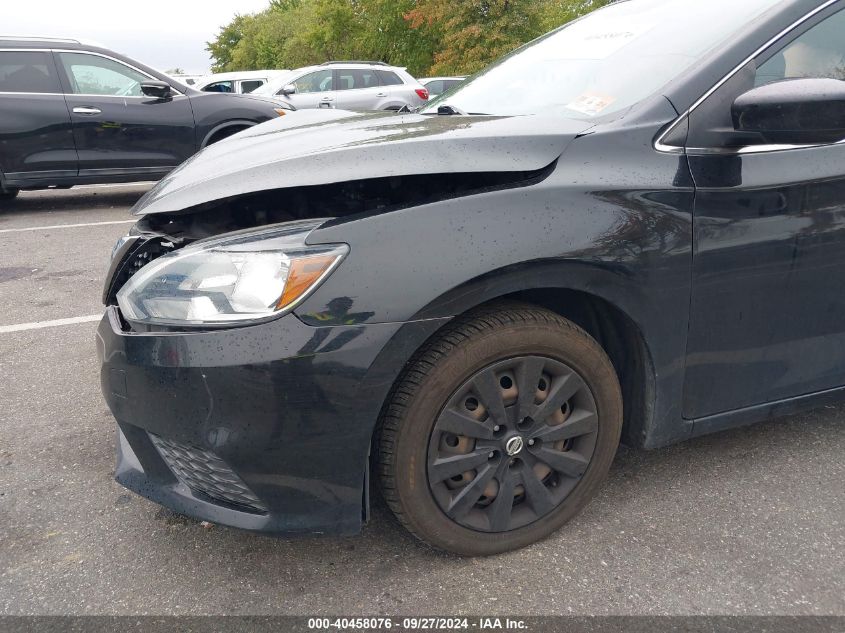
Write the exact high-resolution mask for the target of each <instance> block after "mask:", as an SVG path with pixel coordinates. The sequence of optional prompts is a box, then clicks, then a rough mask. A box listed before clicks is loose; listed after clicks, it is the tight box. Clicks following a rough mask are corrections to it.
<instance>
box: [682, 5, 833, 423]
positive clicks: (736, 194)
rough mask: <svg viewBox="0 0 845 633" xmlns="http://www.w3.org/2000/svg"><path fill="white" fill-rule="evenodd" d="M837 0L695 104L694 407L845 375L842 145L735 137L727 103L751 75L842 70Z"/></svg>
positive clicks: (735, 402) (810, 389)
mask: <svg viewBox="0 0 845 633" xmlns="http://www.w3.org/2000/svg"><path fill="white" fill-rule="evenodd" d="M841 6H842V5H841V3H840V4H839V5H837V6H836V7H835V8H832V9H829V10H828V11H827V12H826V13H823V14H820V16H819V18H817V19H816V20H815V22H813V23H810V24H808V25H806V26H804V27H802V28H801V31H800V32H795V33H793V34H790V35H788V36H787V37H786V38H785V40H787V41H786V42H784V41H782V42H780V43H778V44H775V45H774V46H773V47H771V48H770V49H769V51H767V52H765V53H764V54H763V55H762V56H761V57H760V58H759V59H758V60H755V62H754V63H752V64H749V66H747V67H746V68H744V69H743V70H741V71H740V72H739V73H737V75H736V76H735V77H734V78H733V79H731V80H730V81H728V82H727V83H726V84H725V85H724V86H723V87H722V88H720V89H719V90H718V91H717V92H716V93H714V95H712V97H710V98H709V99H708V101H706V102H705V103H704V104H702V106H701V107H700V108H698V109H697V110H696V111H694V112H693V114H692V115H691V118H690V133H689V138H688V143H687V145H688V149H687V152H688V154H689V155H690V156H689V161H690V168H691V171H692V174H693V177H694V179H695V183H696V202H695V213H694V225H695V229H694V230H695V254H694V262H693V290H692V305H691V311H690V313H691V324H690V331H689V343H688V360H687V371H686V384H685V389H684V392H685V393H684V416H685V417H686V418H701V417H705V416H708V415H712V414H717V413H721V412H726V411H730V410H735V409H739V408H743V407H748V406H753V405H758V404H763V403H769V402H773V401H778V400H784V399H788V398H791V397H795V396H801V395H805V394H812V393H815V392H819V391H823V390H826V389H831V388H836V387H841V386H843V385H845V144H829V145H824V146H816V147H799V146H771V145H762V144H761V145H756V146H755V145H746V146H744V147H742V146H738V145H737V141H736V137H734V139H733V140H731V139H730V136H731V135H732V132H731V130H732V129H733V125H732V124H731V120H730V106H731V104H732V103H733V101H734V99H735V98H736V97H737V96H739V95H740V94H741V93H743V92H745V91H746V90H748V89H750V88H753V87H754V86H755V85H763V84H765V83H768V82H770V81H778V80H785V79H790V78H799V77H831V78H836V79H840V80H841V79H845V38H843V37H842V35H841V34H842V33H845V11H840V12H838V13H833V11H835V10H837V9H838V8H841ZM720 137H721V139H722V140H720Z"/></svg>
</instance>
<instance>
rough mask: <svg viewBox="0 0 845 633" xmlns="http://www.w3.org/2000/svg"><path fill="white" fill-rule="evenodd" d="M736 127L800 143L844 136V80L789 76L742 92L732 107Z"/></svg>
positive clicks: (769, 138)
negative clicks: (793, 77) (794, 77)
mask: <svg viewBox="0 0 845 633" xmlns="http://www.w3.org/2000/svg"><path fill="white" fill-rule="evenodd" d="M731 115H732V117H733V124H734V128H735V129H736V130H737V131H739V132H746V133H749V132H750V133H755V134H757V135H758V136H759V137H761V138H762V139H763V140H764V141H765V142H768V143H790V144H793V143H794V144H801V145H812V144H823V143H835V142H837V141H841V140H842V139H845V81H839V80H838V79H787V80H784V81H777V82H774V83H770V84H767V85H765V86H760V87H759V88H754V89H753V90H749V91H748V92H746V93H745V94H742V95H740V96H739V97H738V98H737V100H736V101H734V103H733V107H732V108H731Z"/></svg>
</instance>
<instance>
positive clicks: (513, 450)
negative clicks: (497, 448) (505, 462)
mask: <svg viewBox="0 0 845 633" xmlns="http://www.w3.org/2000/svg"><path fill="white" fill-rule="evenodd" d="M523 446H524V443H523V441H522V438H521V437H520V436H519V435H514V436H513V437H512V438H511V439H509V440H508V442H507V444H505V450H506V451H507V452H508V455H510V456H511V457H513V456H514V455H516V454H517V453H518V452H519V451H521V450H522V447H523Z"/></svg>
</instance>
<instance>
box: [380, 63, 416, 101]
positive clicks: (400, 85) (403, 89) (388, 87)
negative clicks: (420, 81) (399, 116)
mask: <svg viewBox="0 0 845 633" xmlns="http://www.w3.org/2000/svg"><path fill="white" fill-rule="evenodd" d="M376 75H378V78H379V83H380V84H381V87H382V89H383V90H384V91H385V92H386V93H387V98H388V99H390V100H391V101H393V102H394V103H396V102H402V103H403V104H405V103H417V102H418V101H419V100H418V99H417V100H414V99H413V98H411V96H410V95H411V94H413V89H412V88H411V86H407V85H405V82H404V81H402V78H401V77H399V75H397V74H396V73H395V72H393V71H392V70H376Z"/></svg>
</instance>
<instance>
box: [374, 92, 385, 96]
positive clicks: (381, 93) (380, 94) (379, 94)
mask: <svg viewBox="0 0 845 633" xmlns="http://www.w3.org/2000/svg"><path fill="white" fill-rule="evenodd" d="M376 96H377V97H386V96H387V93H386V92H379V93H378V94H377V95H376Z"/></svg>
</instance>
